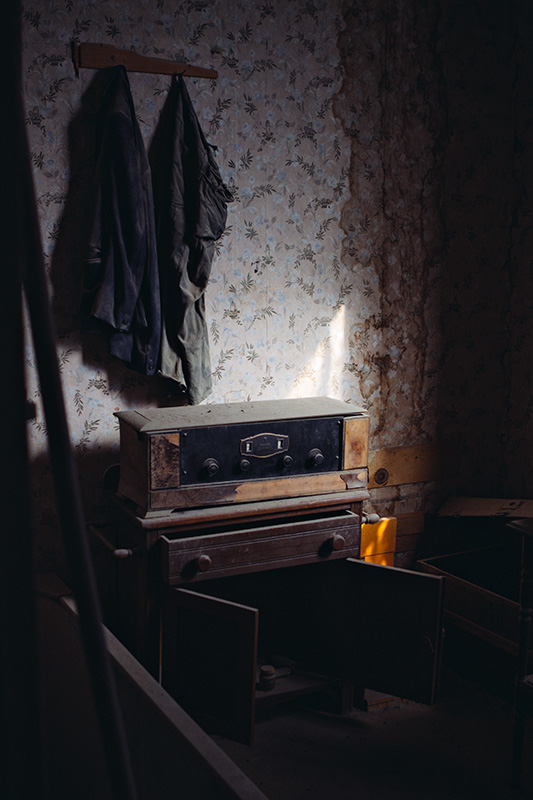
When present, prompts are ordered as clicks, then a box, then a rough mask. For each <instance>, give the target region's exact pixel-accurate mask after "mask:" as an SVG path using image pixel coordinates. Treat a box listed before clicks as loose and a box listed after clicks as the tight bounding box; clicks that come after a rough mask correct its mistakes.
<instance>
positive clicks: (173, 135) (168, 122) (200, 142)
mask: <svg viewBox="0 0 533 800" xmlns="http://www.w3.org/2000/svg"><path fill="white" fill-rule="evenodd" d="M150 164H151V168H152V180H153V187H154V207H155V217H156V237H157V249H158V260H159V275H160V284H161V314H162V334H161V353H160V361H159V368H160V372H161V374H162V375H163V376H164V377H165V378H171V379H172V380H174V381H177V383H178V384H179V385H180V386H183V387H184V388H185V390H186V392H187V396H188V400H189V403H191V404H195V403H200V402H201V401H202V400H204V399H205V398H206V397H207V396H208V395H209V394H210V392H211V390H212V375H211V360H210V355H209V340H208V332H207V324H206V319H205V289H206V286H207V283H208V280H209V277H210V274H211V265H212V262H213V256H214V252H215V242H216V240H217V239H219V238H220V237H221V236H222V234H223V232H224V228H225V225H226V219H227V205H226V204H227V202H229V201H230V200H232V195H231V193H230V192H229V190H228V189H227V187H226V186H225V185H224V183H223V181H222V178H221V175H220V171H219V169H218V166H217V163H216V161H215V157H214V148H213V147H212V146H211V145H210V144H209V143H208V142H207V140H206V138H205V136H204V134H203V132H202V129H201V127H200V123H199V121H198V118H197V116H196V113H195V111H194V108H193V106H192V103H191V100H190V97H189V94H188V92H187V89H186V86H185V81H184V79H183V78H182V77H181V76H180V77H179V78H176V77H175V76H173V77H172V82H171V87H170V91H169V94H168V97H167V99H166V102H165V105H164V107H163V110H162V112H161V118H160V121H159V124H158V127H157V130H156V133H155V135H154V138H153V141H152V145H151V147H150Z"/></svg>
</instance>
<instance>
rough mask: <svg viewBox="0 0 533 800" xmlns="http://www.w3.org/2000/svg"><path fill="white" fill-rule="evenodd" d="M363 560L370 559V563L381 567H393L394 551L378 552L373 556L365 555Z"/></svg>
mask: <svg viewBox="0 0 533 800" xmlns="http://www.w3.org/2000/svg"><path fill="white" fill-rule="evenodd" d="M363 561H370V562H371V563H372V564H380V565H381V566H382V567H393V566H394V553H379V554H378V555H375V556H365V557H364V559H363Z"/></svg>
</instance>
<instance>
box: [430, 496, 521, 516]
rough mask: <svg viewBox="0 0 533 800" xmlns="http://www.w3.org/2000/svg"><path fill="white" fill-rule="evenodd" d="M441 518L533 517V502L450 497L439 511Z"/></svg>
mask: <svg viewBox="0 0 533 800" xmlns="http://www.w3.org/2000/svg"><path fill="white" fill-rule="evenodd" d="M439 516H440V517H514V518H516V517H533V500H506V499H500V498H493V497H450V498H449V499H448V500H446V502H445V503H444V505H443V506H441V508H440V509H439Z"/></svg>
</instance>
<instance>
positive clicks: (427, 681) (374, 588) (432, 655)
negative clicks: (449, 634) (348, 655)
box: [346, 559, 444, 703]
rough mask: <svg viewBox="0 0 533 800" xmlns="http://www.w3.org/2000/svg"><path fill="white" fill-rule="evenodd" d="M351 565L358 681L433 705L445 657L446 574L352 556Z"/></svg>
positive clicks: (382, 690) (369, 686)
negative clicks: (413, 569) (387, 564)
mask: <svg viewBox="0 0 533 800" xmlns="http://www.w3.org/2000/svg"><path fill="white" fill-rule="evenodd" d="M346 568H347V571H348V572H349V574H350V577H351V586H352V591H353V595H352V596H353V602H354V639H353V643H354V650H353V654H352V655H353V658H354V666H355V671H354V676H353V678H354V682H355V683H357V684H359V685H360V686H364V687H365V688H367V689H375V690H376V691H379V692H385V693H387V694H391V695H394V696H395V697H403V698H405V699H408V700H415V701H417V702H419V703H433V702H434V701H435V696H436V691H437V682H438V673H439V667H440V660H441V640H442V613H443V605H444V578H442V577H437V576H433V575H431V576H429V575H422V574H421V573H418V572H412V571H410V570H404V569H398V568H396V567H384V566H380V565H378V564H371V563H366V562H363V561H355V560H351V559H348V560H347V562H346ZM428 577H431V578H436V580H431V581H427V580H426V578H428Z"/></svg>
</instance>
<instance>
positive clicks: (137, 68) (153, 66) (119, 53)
mask: <svg viewBox="0 0 533 800" xmlns="http://www.w3.org/2000/svg"><path fill="white" fill-rule="evenodd" d="M72 58H73V61H74V68H75V70H76V74H78V71H79V70H80V69H82V68H87V69H103V68H105V67H115V66H117V65H118V64H122V65H123V66H124V67H125V68H126V69H127V70H128V72H150V73H154V74H158V75H185V76H187V77H191V78H218V72H217V71H216V70H214V69H204V67H195V66H193V65H192V64H186V63H184V62H179V61H171V60H167V59H164V58H155V57H152V56H142V55H139V53H136V52H134V51H133V50H125V49H121V48H118V47H114V46H113V45H111V44H92V43H89V42H81V43H78V42H73V44H72Z"/></svg>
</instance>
